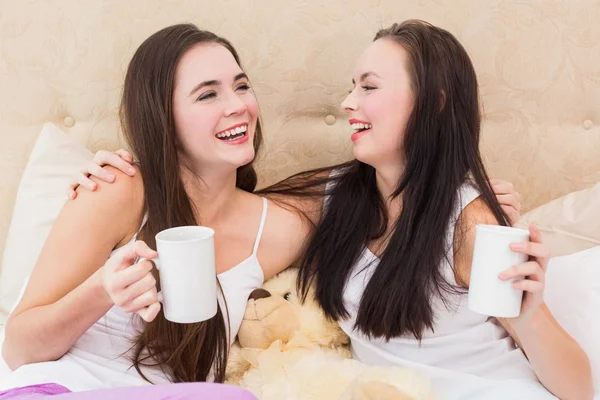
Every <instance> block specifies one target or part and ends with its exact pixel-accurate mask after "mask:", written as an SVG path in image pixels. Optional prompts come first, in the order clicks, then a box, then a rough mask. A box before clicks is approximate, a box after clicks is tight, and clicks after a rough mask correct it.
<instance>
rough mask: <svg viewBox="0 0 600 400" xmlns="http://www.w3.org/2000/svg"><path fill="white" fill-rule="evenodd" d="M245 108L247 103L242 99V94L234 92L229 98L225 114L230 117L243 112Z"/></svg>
mask: <svg viewBox="0 0 600 400" xmlns="http://www.w3.org/2000/svg"><path fill="white" fill-rule="evenodd" d="M245 110H246V103H244V102H243V101H242V99H240V96H238V94H237V93H236V92H232V93H231V94H230V95H229V98H228V102H227V106H226V108H225V115H226V116H227V117H229V116H231V115H236V114H242V113H243V112H244V111H245Z"/></svg>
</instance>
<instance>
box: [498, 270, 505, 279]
mask: <svg viewBox="0 0 600 400" xmlns="http://www.w3.org/2000/svg"><path fill="white" fill-rule="evenodd" d="M498 278H500V279H506V273H505V272H500V274H499V275H498Z"/></svg>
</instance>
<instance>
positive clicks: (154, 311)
mask: <svg viewBox="0 0 600 400" xmlns="http://www.w3.org/2000/svg"><path fill="white" fill-rule="evenodd" d="M159 311H160V303H159V302H156V303H153V304H151V305H149V306H148V307H146V308H142V309H141V310H139V311H138V312H137V313H138V315H139V316H140V317H142V319H143V320H144V321H146V322H152V321H153V320H154V318H156V316H157V315H158V312H159Z"/></svg>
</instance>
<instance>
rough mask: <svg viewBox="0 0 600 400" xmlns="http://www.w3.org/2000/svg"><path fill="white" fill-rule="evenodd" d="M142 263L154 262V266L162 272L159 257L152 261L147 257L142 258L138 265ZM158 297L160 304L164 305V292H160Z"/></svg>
mask: <svg viewBox="0 0 600 400" xmlns="http://www.w3.org/2000/svg"><path fill="white" fill-rule="evenodd" d="M142 261H150V262H152V263H153V264H154V266H155V267H156V269H157V270H158V271H160V261H159V260H158V256H156V257H155V258H152V259H150V258H147V257H140V258H139V259H138V262H137V263H136V264H139V263H141V262H142ZM156 295H157V296H158V301H159V302H160V303H162V302H163V295H162V291H160V292H158V293H157V294H156Z"/></svg>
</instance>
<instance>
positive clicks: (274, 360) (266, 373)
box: [226, 268, 435, 400]
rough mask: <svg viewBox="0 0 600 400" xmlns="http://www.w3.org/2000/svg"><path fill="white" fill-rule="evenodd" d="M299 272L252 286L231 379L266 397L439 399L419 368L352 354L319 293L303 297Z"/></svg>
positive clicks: (231, 359)
mask: <svg viewBox="0 0 600 400" xmlns="http://www.w3.org/2000/svg"><path fill="white" fill-rule="evenodd" d="M297 276H298V269H297V268H288V269H287V270H285V271H283V272H281V273H280V274H279V275H277V276H275V277H273V278H271V279H270V280H268V281H267V282H265V283H264V285H263V287H262V288H260V289H255V290H254V291H253V292H252V293H251V295H250V298H249V300H248V304H247V307H246V310H245V314H244V318H243V321H242V324H241V326H240V329H239V332H238V339H237V341H236V342H235V343H234V344H233V346H232V348H231V351H230V354H229V360H228V364H227V370H226V383H229V384H234V385H238V386H242V387H244V388H246V389H248V390H250V391H251V392H252V393H254V395H255V396H257V397H258V398H259V399H260V400H275V399H277V400H282V399H289V400H294V399H297V400H335V399H338V400H375V399H377V400H388V399H389V400H392V399H394V400H416V399H419V400H421V399H424V400H429V399H435V396H434V394H433V392H432V389H431V385H430V382H429V380H428V379H427V378H425V377H423V376H421V375H419V374H417V373H415V372H413V371H410V370H407V369H403V368H399V367H394V366H374V365H366V364H363V363H361V362H359V361H357V360H353V359H352V357H351V353H350V350H349V338H348V337H347V336H346V334H345V333H344V332H343V331H342V329H341V328H340V326H339V325H338V324H337V322H335V321H332V320H331V319H329V318H327V317H326V315H325V313H324V312H323V310H322V309H321V308H320V307H319V305H318V304H317V302H316V301H315V298H314V292H313V291H312V290H310V291H309V293H308V296H307V298H306V299H305V301H304V302H301V300H300V298H299V296H298V294H297V292H296V279H297Z"/></svg>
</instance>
